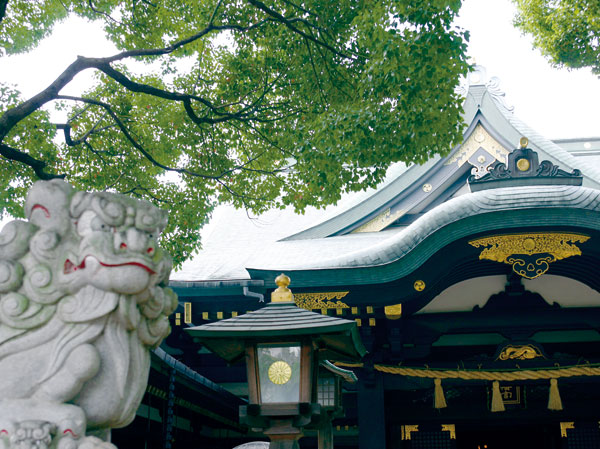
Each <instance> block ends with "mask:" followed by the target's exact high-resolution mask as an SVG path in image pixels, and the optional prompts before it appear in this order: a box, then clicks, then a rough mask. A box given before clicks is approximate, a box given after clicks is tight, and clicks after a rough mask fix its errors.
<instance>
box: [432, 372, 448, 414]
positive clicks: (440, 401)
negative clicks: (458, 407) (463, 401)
mask: <svg viewBox="0 0 600 449" xmlns="http://www.w3.org/2000/svg"><path fill="white" fill-rule="evenodd" d="M433 383H434V385H435V390H434V396H433V406H434V407H435V408H438V409H439V408H446V407H447V405H446V398H445V397H444V389H443V388H442V379H434V380H433Z"/></svg>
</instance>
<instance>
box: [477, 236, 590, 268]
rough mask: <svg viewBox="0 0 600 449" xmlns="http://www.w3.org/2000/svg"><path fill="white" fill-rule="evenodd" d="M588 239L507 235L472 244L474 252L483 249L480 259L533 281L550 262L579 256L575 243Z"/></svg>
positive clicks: (581, 237) (480, 240)
mask: <svg viewBox="0 0 600 449" xmlns="http://www.w3.org/2000/svg"><path fill="white" fill-rule="evenodd" d="M587 240H589V236H587V235H581V234H573V233H558V232H556V233H554V232H549V233H527V234H506V235H497V236H492V237H484V238H481V239H477V240H471V241H470V242H469V245H471V246H474V247H475V248H479V247H482V246H483V247H486V248H485V249H484V250H483V251H481V254H479V259H480V260H482V259H487V260H492V261H495V262H502V263H506V264H509V265H512V269H513V271H514V272H515V273H517V274H518V275H519V276H522V277H524V278H527V279H535V278H537V277H539V276H541V275H542V274H544V273H545V272H546V271H548V269H549V268H550V264H551V263H552V262H556V261H557V260H561V259H566V258H567V257H571V256H580V255H581V250H580V249H579V247H578V246H576V245H575V243H584V242H586V241H587Z"/></svg>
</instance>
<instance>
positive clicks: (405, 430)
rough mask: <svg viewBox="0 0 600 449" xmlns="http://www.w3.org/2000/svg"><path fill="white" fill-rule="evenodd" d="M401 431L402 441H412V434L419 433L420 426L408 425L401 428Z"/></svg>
mask: <svg viewBox="0 0 600 449" xmlns="http://www.w3.org/2000/svg"><path fill="white" fill-rule="evenodd" d="M400 430H401V433H402V439H403V440H410V434H411V433H413V432H418V431H419V425H418V424H415V425H406V426H400Z"/></svg>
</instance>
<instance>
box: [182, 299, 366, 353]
mask: <svg viewBox="0 0 600 449" xmlns="http://www.w3.org/2000/svg"><path fill="white" fill-rule="evenodd" d="M186 331H187V332H188V333H189V334H190V335H191V336H192V337H194V339H195V340H197V341H199V342H202V343H203V344H204V345H205V346H206V347H208V348H209V349H210V350H211V351H213V352H215V353H217V354H218V355H219V356H221V357H223V358H224V359H225V360H227V361H233V360H236V359H238V358H240V357H241V356H242V355H243V354H244V352H245V350H246V348H245V342H246V341H247V340H254V341H256V340H260V339H265V340H266V341H273V340H282V339H286V340H289V339H293V338H295V337H305V336H312V337H313V338H314V339H316V340H320V342H321V343H322V345H321V346H324V348H325V349H324V350H323V351H320V357H321V358H322V359H331V360H358V359H360V358H362V357H363V356H364V355H365V354H366V350H365V348H364V346H363V344H362V342H361V339H360V336H359V334H358V329H357V326H356V323H355V322H354V321H350V320H345V319H342V318H336V317H331V316H327V315H322V314H320V313H314V312H310V311H308V310H305V309H301V308H299V307H297V306H296V305H295V304H294V303H293V302H281V303H269V304H268V305H266V306H265V307H263V308H262V309H259V310H256V311H254V312H249V313H246V314H244V315H240V316H237V317H233V318H229V319H227V320H220V321H215V322H213V323H208V324H204V325H202V326H196V327H190V328H187V329H186Z"/></svg>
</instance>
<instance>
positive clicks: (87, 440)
mask: <svg viewBox="0 0 600 449" xmlns="http://www.w3.org/2000/svg"><path fill="white" fill-rule="evenodd" d="M57 449H74V448H71V447H64V448H62V447H60V446H59V447H58V448H57ZM77 449H117V446H115V445H114V444H112V443H109V442H107V441H104V440H102V439H100V438H98V437H83V438H82V439H81V440H79V441H77Z"/></svg>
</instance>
